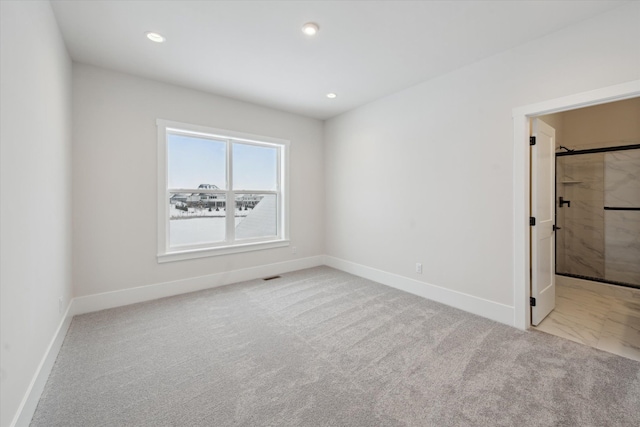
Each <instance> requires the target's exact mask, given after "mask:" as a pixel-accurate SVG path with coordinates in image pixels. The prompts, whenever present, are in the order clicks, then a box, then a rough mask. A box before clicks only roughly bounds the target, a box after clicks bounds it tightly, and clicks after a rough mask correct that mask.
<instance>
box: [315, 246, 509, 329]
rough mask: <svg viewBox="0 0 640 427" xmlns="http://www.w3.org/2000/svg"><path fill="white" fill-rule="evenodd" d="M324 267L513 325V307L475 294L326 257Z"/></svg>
mask: <svg viewBox="0 0 640 427" xmlns="http://www.w3.org/2000/svg"><path fill="white" fill-rule="evenodd" d="M324 264H325V265H327V266H329V267H333V268H335V269H338V270H342V271H344V272H347V273H350V274H354V275H356V276H360V277H364V278H365V279H369V280H373V281H374V282H378V283H381V284H383V285H387V286H390V287H392V288H396V289H400V290H401V291H405V292H409V293H411V294H414V295H418V296H421V297H423V298H427V299H430V300H432V301H436V302H439V303H442V304H446V305H448V306H451V307H454V308H458V309H460V310H464V311H467V312H469V313H473V314H477V315H478V316H482V317H486V318H487V319H491V320H495V321H496V322H500V323H504V324H505V325H509V326H514V323H513V321H514V317H513V316H514V309H513V307H511V306H508V305H504V304H500V303H497V302H493V301H489V300H486V299H483V298H478V297H474V296H473V295H469V294H465V293H462V292H457V291H453V290H451V289H446V288H442V287H440V286H436V285H432V284H429V283H425V282H420V281H418V280H414V279H410V278H408V277H404V276H400V275H397V274H393V273H388V272H386V271H382V270H377V269H375V268H372V267H367V266H366V265H361V264H356V263H354V262H351V261H345V260H343V259H340V258H335V257H332V256H328V255H325V257H324Z"/></svg>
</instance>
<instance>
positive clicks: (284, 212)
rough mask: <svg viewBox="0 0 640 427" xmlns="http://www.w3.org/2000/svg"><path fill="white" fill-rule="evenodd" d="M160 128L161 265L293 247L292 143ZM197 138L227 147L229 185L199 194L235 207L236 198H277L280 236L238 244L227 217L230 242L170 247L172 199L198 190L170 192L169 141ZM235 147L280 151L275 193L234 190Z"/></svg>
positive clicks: (161, 124)
mask: <svg viewBox="0 0 640 427" xmlns="http://www.w3.org/2000/svg"><path fill="white" fill-rule="evenodd" d="M156 125H157V127H158V255H157V257H158V262H159V263H163V262H171V261H180V260H186V259H193V258H203V257H210V256H217V255H227V254H234V253H241V252H248V251H256V250H263V249H272V248H279V247H284V246H289V243H290V242H289V141H287V140H284V139H280V138H273V137H267V136H260V135H252V134H248V133H243V132H236V131H230V130H225V129H216V128H210V127H206V126H199V125H193V124H189V123H180V122H175V121H170V120H163V119H157V120H156ZM168 133H171V134H180V135H186V136H196V137H198V138H207V139H212V140H216V141H222V142H226V144H227V150H226V151H227V158H226V164H227V171H226V173H227V182H226V187H225V189H224V190H208V189H198V190H197V191H198V193H211V194H224V195H226V200H225V204H226V206H229V205H230V204H231V205H232V206H234V207H235V196H236V194H275V195H276V197H277V203H278V208H277V227H276V230H277V234H276V236H270V237H262V238H254V239H242V240H234V236H235V223H234V216H233V215H227V216H226V239H229V238H230V237H231V238H232V240H225V241H223V242H216V243H207V244H200V245H189V246H185V247H181V248H176V247H173V248H172V247H170V245H169V243H170V242H169V198H170V195H171V194H172V193H175V192H184V193H191V192H193V190H194V189H179V188H171V189H170V188H169V173H168V138H167V134H168ZM233 143H241V144H248V145H256V146H261V147H265V146H267V147H268V146H271V147H276V148H278V157H277V159H278V160H277V161H278V172H279V176H278V183H277V189H276V190H275V191H263V190H255V191H253V190H234V189H233V188H232V174H233V170H232V163H233V158H232V156H233V150H232V147H233Z"/></svg>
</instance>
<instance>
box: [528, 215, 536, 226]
mask: <svg viewBox="0 0 640 427" xmlns="http://www.w3.org/2000/svg"><path fill="white" fill-rule="evenodd" d="M529 225H531V226H533V225H536V218H535V217H533V216H530V217H529Z"/></svg>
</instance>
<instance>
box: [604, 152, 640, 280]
mask: <svg viewBox="0 0 640 427" xmlns="http://www.w3.org/2000/svg"><path fill="white" fill-rule="evenodd" d="M604 178H605V180H604V183H605V186H604V205H605V206H607V207H618V208H640V149H638V150H627V151H615V152H610V153H606V154H605V158H604ZM604 224H605V229H604V235H605V244H604V247H605V279H607V280H613V281H618V282H625V283H631V284H636V285H639V286H640V211H631V210H605V211H604Z"/></svg>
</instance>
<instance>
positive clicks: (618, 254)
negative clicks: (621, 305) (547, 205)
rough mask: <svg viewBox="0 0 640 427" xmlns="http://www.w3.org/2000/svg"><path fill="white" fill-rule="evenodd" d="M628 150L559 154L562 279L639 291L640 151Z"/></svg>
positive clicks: (558, 265)
mask: <svg viewBox="0 0 640 427" xmlns="http://www.w3.org/2000/svg"><path fill="white" fill-rule="evenodd" d="M636 147H637V146H636ZM629 148H630V147H617V149H616V148H607V149H601V150H583V151H575V152H571V153H559V154H558V155H557V158H556V160H557V164H556V224H557V225H558V226H559V227H560V229H559V230H558V231H557V233H556V273H557V274H561V275H567V276H573V277H578V278H584V279H590V280H597V281H602V282H609V283H615V284H624V285H627V286H634V287H640V147H637V148H635V149H629Z"/></svg>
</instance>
